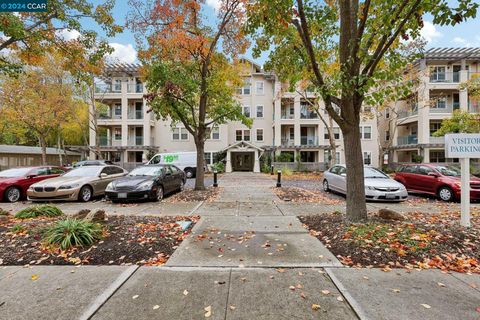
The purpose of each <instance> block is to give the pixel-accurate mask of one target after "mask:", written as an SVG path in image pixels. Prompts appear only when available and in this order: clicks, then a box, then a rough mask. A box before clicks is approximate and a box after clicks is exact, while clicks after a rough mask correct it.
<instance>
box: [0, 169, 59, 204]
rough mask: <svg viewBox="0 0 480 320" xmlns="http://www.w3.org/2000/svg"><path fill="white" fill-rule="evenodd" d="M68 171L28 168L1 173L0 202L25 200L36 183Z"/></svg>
mask: <svg viewBox="0 0 480 320" xmlns="http://www.w3.org/2000/svg"><path fill="white" fill-rule="evenodd" d="M66 171H67V170H66V169H64V168H61V167H53V166H44V167H28V168H27V167H26V168H14V169H8V170H4V171H0V201H2V200H3V201H7V202H16V201H18V200H20V199H25V198H26V196H27V189H28V187H30V185H32V184H34V183H35V182H39V181H42V180H45V179H49V178H54V177H58V176H59V175H62V174H64V173H65V172H66Z"/></svg>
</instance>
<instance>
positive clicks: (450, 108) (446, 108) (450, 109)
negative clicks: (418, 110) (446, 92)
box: [428, 105, 454, 113]
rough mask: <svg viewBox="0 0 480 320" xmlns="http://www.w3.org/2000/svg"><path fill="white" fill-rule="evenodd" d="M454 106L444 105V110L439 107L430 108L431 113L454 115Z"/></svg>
mask: <svg viewBox="0 0 480 320" xmlns="http://www.w3.org/2000/svg"><path fill="white" fill-rule="evenodd" d="M453 109H454V108H453V105H444V107H443V108H439V107H434V106H432V107H430V110H429V111H428V112H429V113H452V112H453Z"/></svg>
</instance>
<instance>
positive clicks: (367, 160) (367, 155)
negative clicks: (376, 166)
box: [363, 151, 372, 165]
mask: <svg viewBox="0 0 480 320" xmlns="http://www.w3.org/2000/svg"><path fill="white" fill-rule="evenodd" d="M363 164H365V165H371V164H372V153H371V152H370V151H364V152H363Z"/></svg>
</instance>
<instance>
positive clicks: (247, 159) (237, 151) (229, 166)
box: [222, 141, 264, 172]
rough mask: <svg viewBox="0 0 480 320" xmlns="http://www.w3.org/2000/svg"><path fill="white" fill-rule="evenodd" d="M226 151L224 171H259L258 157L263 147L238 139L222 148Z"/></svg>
mask: <svg viewBox="0 0 480 320" xmlns="http://www.w3.org/2000/svg"><path fill="white" fill-rule="evenodd" d="M222 151H223V152H226V153H227V163H226V167H225V171H226V172H232V171H234V170H235V171H253V172H260V157H261V156H262V154H263V151H264V150H263V149H262V148H260V147H257V146H256V145H254V144H252V143H250V142H248V141H239V142H237V143H234V144H232V145H230V146H228V147H226V148H225V149H223V150H222Z"/></svg>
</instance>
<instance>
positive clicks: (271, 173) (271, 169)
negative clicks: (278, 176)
mask: <svg viewBox="0 0 480 320" xmlns="http://www.w3.org/2000/svg"><path fill="white" fill-rule="evenodd" d="M270 175H271V176H273V164H272V166H271V167H270Z"/></svg>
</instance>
